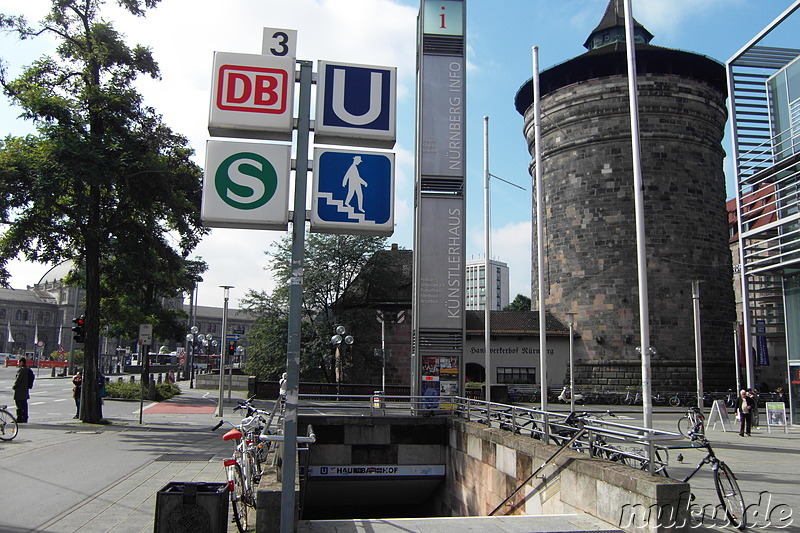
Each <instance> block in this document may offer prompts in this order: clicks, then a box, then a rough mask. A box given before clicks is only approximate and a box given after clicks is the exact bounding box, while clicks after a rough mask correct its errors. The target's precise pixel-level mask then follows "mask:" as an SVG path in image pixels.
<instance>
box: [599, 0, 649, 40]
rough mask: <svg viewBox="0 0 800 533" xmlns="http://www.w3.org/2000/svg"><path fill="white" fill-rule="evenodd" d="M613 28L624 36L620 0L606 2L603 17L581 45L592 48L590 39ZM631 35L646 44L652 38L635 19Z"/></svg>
mask: <svg viewBox="0 0 800 533" xmlns="http://www.w3.org/2000/svg"><path fill="white" fill-rule="evenodd" d="M615 29H621V30H622V35H623V36H624V31H625V7H624V6H623V1H622V0H610V1H609V2H608V6H607V7H606V11H605V13H603V18H602V19H601V20H600V24H598V25H597V27H596V28H595V29H594V30H592V33H590V34H589V37H587V38H586V42H585V43H583V46H584V47H585V48H587V49H588V50H591V49H592V48H594V46H593V45H592V41H594V38H595V37H596V36H597V35H598V34H603V33H607V32H609V31H610V30H615ZM633 35H634V42H637V43H638V42H643V43H645V44H647V43H649V42H650V40H651V39H652V38H653V34H652V33H650V32H649V31H647V28H645V27H644V26H642V25H641V24H639V22H637V21H636V19H634V20H633ZM623 42H624V41H623ZM608 44H611V43H608Z"/></svg>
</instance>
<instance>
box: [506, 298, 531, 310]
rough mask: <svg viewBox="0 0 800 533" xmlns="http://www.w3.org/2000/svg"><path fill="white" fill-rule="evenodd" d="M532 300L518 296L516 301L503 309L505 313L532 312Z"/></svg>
mask: <svg viewBox="0 0 800 533" xmlns="http://www.w3.org/2000/svg"><path fill="white" fill-rule="evenodd" d="M530 310H531V299H530V298H528V297H527V296H524V295H522V294H517V297H516V298H514V301H513V302H511V303H510V304H508V305H507V306H505V307H504V308H503V311H530Z"/></svg>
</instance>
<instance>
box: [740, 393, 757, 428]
mask: <svg viewBox="0 0 800 533" xmlns="http://www.w3.org/2000/svg"><path fill="white" fill-rule="evenodd" d="M755 406H756V401H755V400H754V399H753V398H752V396H749V395H748V394H747V391H746V390H744V389H742V390H740V391H739V399H738V400H737V401H736V417H737V418H738V419H739V436H740V437H744V436H745V435H747V436H748V437H749V436H750V427H751V426H752V421H753V409H755Z"/></svg>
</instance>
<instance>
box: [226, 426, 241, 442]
mask: <svg viewBox="0 0 800 533" xmlns="http://www.w3.org/2000/svg"><path fill="white" fill-rule="evenodd" d="M241 438H242V432H241V431H239V430H238V429H232V430H230V431H229V432H227V433H225V434H224V435H223V436H222V440H234V439H235V440H238V439H241Z"/></svg>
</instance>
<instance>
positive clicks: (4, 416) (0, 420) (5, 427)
mask: <svg viewBox="0 0 800 533" xmlns="http://www.w3.org/2000/svg"><path fill="white" fill-rule="evenodd" d="M16 436H17V419H16V418H14V417H13V416H12V415H11V413H9V412H8V411H6V410H5V409H0V440H11V439H13V438H14V437H16Z"/></svg>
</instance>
